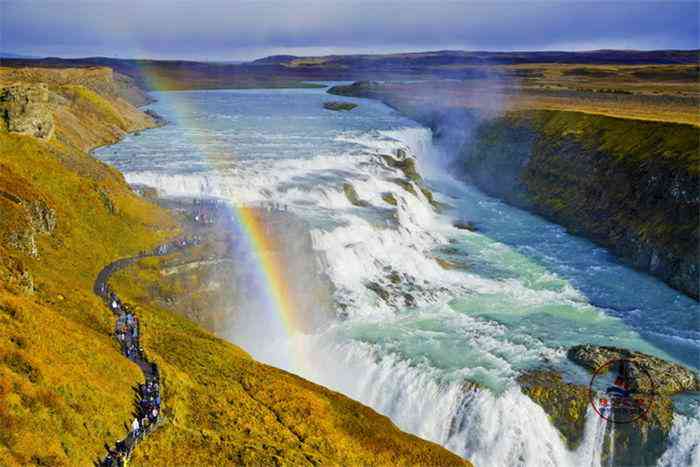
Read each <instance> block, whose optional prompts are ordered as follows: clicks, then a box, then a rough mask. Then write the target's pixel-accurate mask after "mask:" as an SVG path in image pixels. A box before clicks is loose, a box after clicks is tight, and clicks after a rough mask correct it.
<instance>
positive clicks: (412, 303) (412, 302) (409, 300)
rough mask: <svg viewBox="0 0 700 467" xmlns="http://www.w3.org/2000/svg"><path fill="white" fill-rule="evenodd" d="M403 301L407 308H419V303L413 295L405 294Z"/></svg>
mask: <svg viewBox="0 0 700 467" xmlns="http://www.w3.org/2000/svg"><path fill="white" fill-rule="evenodd" d="M403 300H404V304H405V305H406V306H407V307H410V308H413V307H416V306H418V302H416V297H414V296H413V295H411V294H410V293H408V292H405V293H404V294H403Z"/></svg>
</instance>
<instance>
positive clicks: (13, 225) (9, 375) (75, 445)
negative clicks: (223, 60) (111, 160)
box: [0, 85, 177, 465]
mask: <svg viewBox="0 0 700 467" xmlns="http://www.w3.org/2000/svg"><path fill="white" fill-rule="evenodd" d="M71 86H73V85H71ZM63 89H64V86H61V87H59V88H54V90H55V91H56V92H55V94H54V96H53V97H52V99H54V100H55V102H53V103H51V104H50V105H51V106H52V107H54V106H56V107H58V106H60V108H59V109H58V111H59V112H60V115H66V116H69V117H70V118H71V127H70V134H69V132H68V131H67V129H66V128H67V127H66V126H64V122H61V121H59V122H58V125H57V127H58V128H57V131H56V133H55V135H54V137H53V138H52V139H51V140H49V141H42V140H38V139H36V138H33V137H31V136H22V135H17V134H12V133H7V132H6V131H5V130H4V129H0V465H29V464H41V465H49V464H51V465H75V464H81V463H82V464H86V463H89V462H90V460H91V459H92V458H94V457H95V456H97V455H98V454H99V453H100V452H101V451H102V444H103V443H104V442H106V441H112V440H114V439H117V438H118V437H120V436H121V435H122V434H123V428H122V424H123V422H124V421H125V420H127V419H128V417H129V413H130V410H131V403H132V397H133V394H132V392H131V385H132V384H133V383H134V382H136V381H138V380H139V378H140V372H139V370H138V369H137V368H136V367H135V366H134V365H131V364H129V363H128V362H127V361H126V360H125V359H124V358H122V357H120V355H119V353H118V350H117V347H116V345H115V344H114V342H113V340H112V339H111V330H112V328H113V323H112V320H111V317H110V316H109V315H108V314H107V313H106V312H105V309H104V307H103V305H102V304H101V302H100V301H99V300H98V299H97V298H96V297H95V296H94V295H93V294H92V291H91V289H92V283H93V281H94V278H95V275H96V274H97V272H98V271H99V269H100V268H101V267H102V266H103V265H104V264H106V263H108V262H110V261H112V260H114V259H116V258H118V257H122V256H125V255H129V254H133V252H134V251H138V250H141V249H144V248H147V247H150V246H152V245H155V244H157V243H159V242H161V241H162V240H163V239H164V238H167V237H171V236H173V235H175V234H176V232H177V226H176V225H175V224H174V222H173V221H172V219H171V218H170V216H169V215H168V214H167V213H166V212H164V211H162V210H160V209H158V208H157V207H155V206H154V205H152V204H150V203H147V202H145V201H143V200H142V199H140V198H138V197H136V196H134V195H133V194H132V193H131V190H130V189H129V188H128V186H127V185H126V183H125V181H124V179H123V177H122V176H121V174H119V173H118V172H117V171H116V170H114V169H112V168H110V167H108V166H106V165H104V164H102V163H100V162H98V161H96V160H95V159H93V158H92V157H90V156H88V155H87V154H85V153H84V152H83V151H81V150H80V149H79V148H77V147H75V146H74V145H72V144H70V143H71V142H72V141H77V140H78V139H81V140H83V141H88V142H89V144H92V145H94V144H106V143H109V142H114V141H115V140H116V139H117V137H118V136H119V135H121V134H123V132H124V131H125V130H128V129H131V128H133V127H137V126H138V125H139V121H138V120H136V121H135V120H133V119H131V118H129V116H128V115H127V114H123V113H121V112H119V111H115V112H116V115H115V116H117V117H119V119H120V120H119V121H117V120H116V119H115V121H114V123H111V124H110V125H113V128H108V127H106V126H104V125H101V124H100V125H93V123H92V122H96V121H99V120H100V119H102V118H103V116H104V112H103V109H105V108H111V107H110V106H112V104H111V102H109V101H108V100H106V99H104V98H103V97H101V96H100V95H98V94H96V93H94V92H92V91H90V90H88V89H87V88H83V87H79V86H78V87H76V88H74V89H76V90H77V92H79V93H84V94H87V95H89V96H90V98H91V102H93V103H94V104H96V105H95V106H94V107H92V106H91V105H90V103H85V104H80V105H78V106H74V105H73V103H72V101H70V96H65V95H63V94H60V93H61V92H62V90H63ZM61 98H64V99H68V103H67V104H60V102H62V101H60V99H61ZM56 102H59V103H56ZM74 110H75V112H74ZM132 112H136V111H135V110H134V109H133V108H132ZM83 145H86V144H85V143H83V144H81V146H83ZM35 205H38V206H43V207H44V208H45V209H44V211H43V212H44V213H48V212H52V213H53V214H52V215H53V217H55V221H56V224H55V227H53V229H50V230H47V231H43V230H42V229H41V228H40V225H39V226H37V225H36V224H41V219H40V218H39V219H37V216H36V215H32V211H31V209H32V206H35ZM32 245H34V246H35V247H36V250H35V251H32V250H33V248H32ZM34 253H35V254H34Z"/></svg>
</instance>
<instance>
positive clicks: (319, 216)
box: [98, 91, 700, 466]
mask: <svg viewBox="0 0 700 467" xmlns="http://www.w3.org/2000/svg"><path fill="white" fill-rule="evenodd" d="M324 98H325V97H324V95H323V94H321V93H319V92H318V91H303V92H302V91H296V92H294V91H259V92H240V93H237V92H230V91H227V92H208V93H177V94H173V95H169V94H167V93H166V94H163V95H161V103H159V104H158V105H160V108H157V110H158V111H160V112H161V113H163V114H165V115H166V117H169V116H171V115H170V114H172V113H174V112H176V109H182V108H197V109H198V112H196V113H193V114H192V115H178V117H179V118H178V119H177V121H178V122H179V123H178V125H177V126H176V125H172V126H166V127H164V128H161V129H157V130H152V131H150V132H146V133H143V135H142V136H140V137H138V138H127V139H126V140H125V141H124V142H122V143H120V144H118V145H116V146H113V147H111V148H107V149H104V150H102V151H100V152H101V153H102V154H103V157H105V159H107V160H109V161H111V162H113V163H115V164H117V165H118V166H119V167H120V168H121V169H122V170H123V171H125V173H126V177H127V180H128V181H129V182H131V183H140V184H146V185H150V186H154V187H156V188H158V189H159V190H160V191H161V193H162V194H165V195H173V196H178V195H186V196H215V197H221V198H225V199H227V200H230V201H232V202H236V203H241V204H251V203H260V202H266V203H270V202H272V203H275V204H278V205H283V206H286V207H288V209H289V212H291V213H293V214H294V215H296V216H299V217H300V218H301V219H303V220H304V221H305V222H307V223H308V225H309V229H310V235H311V238H312V243H313V247H314V249H315V250H316V252H317V253H318V256H319V262H320V263H321V264H322V265H323V267H324V268H325V272H326V274H327V275H328V277H329V279H330V280H331V282H332V283H333V285H334V287H335V291H334V294H335V296H334V298H335V300H336V302H337V304H338V306H339V308H342V310H343V313H342V319H338V320H337V321H336V322H333V323H331V324H330V325H328V326H326V327H323V328H320V329H318V330H317V332H315V333H313V334H297V335H293V336H286V337H285V336H284V335H282V334H280V333H276V334H275V335H274V336H272V335H269V336H261V335H260V334H261V333H265V330H266V329H277V328H278V326H277V327H275V326H273V325H272V324H274V323H267V322H262V323H261V322H259V321H260V319H262V320H263V321H264V320H273V319H274V318H275V317H274V316H269V317H268V316H262V317H260V318H257V317H256V319H257V321H258V322H255V326H254V327H251V328H250V329H247V328H246V326H245V323H241V326H239V327H238V328H237V329H235V330H232V331H231V333H230V335H229V336H228V337H229V338H231V340H232V341H233V342H234V343H236V342H245V345H246V349H247V350H248V351H250V352H251V353H252V354H253V355H254V356H255V357H257V358H259V359H261V360H263V361H266V362H269V363H271V364H273V365H277V366H281V367H283V368H285V369H287V370H290V371H293V372H296V373H299V374H301V375H302V376H305V377H307V378H309V379H311V380H313V381H316V382H318V383H320V384H323V385H326V386H328V387H331V388H334V389H336V390H339V391H341V392H343V393H345V394H347V395H349V396H350V397H353V398H355V399H357V400H360V401H362V402H364V403H366V404H368V405H370V406H372V407H373V408H375V409H376V410H377V411H379V412H381V413H383V414H386V415H387V416H389V417H390V418H391V419H392V420H393V421H394V422H395V423H396V424H397V425H398V426H399V427H401V428H402V429H404V430H406V431H410V432H412V433H415V434H417V435H418V436H421V437H424V438H426V439H430V440H433V441H435V442H438V443H440V444H442V445H443V446H445V447H447V448H448V449H450V450H452V451H454V452H456V453H458V454H460V455H462V456H465V457H467V458H469V459H471V460H472V461H474V462H475V464H476V465H489V466H499V465H503V466H510V465H522V466H540V465H572V466H573V465H576V466H578V465H585V466H598V465H600V464H601V459H602V458H603V451H602V450H603V446H604V445H605V438H606V433H607V435H608V436H612V431H611V429H610V428H612V427H607V426H606V424H605V422H604V420H603V419H601V418H600V417H598V416H596V415H595V414H594V413H592V411H589V413H587V414H586V423H585V430H584V435H583V441H582V443H581V445H580V447H579V448H578V449H576V450H575V451H570V450H568V449H567V448H566V446H565V443H564V441H563V440H562V438H561V436H560V434H559V432H558V431H557V430H556V428H555V427H554V426H553V425H552V424H551V422H550V421H549V419H548V417H547V415H546V414H545V412H544V411H543V409H542V408H541V407H539V406H538V405H537V404H536V403H534V402H533V401H532V400H531V399H530V398H528V397H527V396H525V395H524V394H523V393H522V392H521V390H520V388H519V387H518V384H517V382H516V380H515V378H516V377H517V376H518V375H519V374H520V373H522V372H523V371H526V370H527V369H530V368H535V367H538V366H541V365H542V363H543V362H546V363H547V365H549V366H554V367H556V366H561V365H562V363H563V361H564V360H565V357H564V352H563V350H562V349H563V348H564V347H566V346H568V345H571V344H574V343H578V342H594V343H606V344H607V343H610V342H611V341H612V342H617V343H619V345H621V346H627V347H631V348H636V349H639V350H643V351H647V352H651V353H656V354H661V355H662V356H665V355H663V351H662V350H659V349H658V348H656V347H654V346H652V345H651V344H649V343H648V342H647V341H646V340H644V339H642V338H641V337H640V335H639V333H638V332H637V331H638V329H639V327H633V326H632V325H630V324H628V323H630V321H629V320H623V319H621V317H619V316H610V315H609V314H607V312H606V311H604V310H602V309H600V308H597V307H595V306H593V305H591V304H590V303H589V301H588V298H587V296H588V295H587V294H588V293H590V290H595V291H596V293H600V291H601V290H602V291H603V292H604V293H605V294H607V295H606V298H609V299H610V300H613V301H614V303H616V304H617V301H619V300H626V301H628V302H630V303H623V305H625V306H627V307H628V308H631V309H633V310H641V311H635V313H637V315H641V316H642V317H645V316H647V314H646V313H647V310H649V313H648V315H649V316H653V313H651V312H653V311H654V310H656V309H658V303H657V302H658V301H659V300H660V301H661V302H662V303H671V302H673V303H674V304H675V305H674V306H676V307H677V309H678V311H679V312H682V311H683V309H684V308H683V307H685V306H687V305H686V304H685V302H683V301H682V300H679V299H676V298H674V299H673V300H670V299H669V298H668V297H669V292H668V291H666V290H665V289H664V288H663V286H661V285H659V284H657V283H656V282H653V281H652V280H651V279H647V278H644V277H642V276H639V275H637V274H636V273H634V272H633V271H630V270H628V269H626V268H624V267H622V266H619V265H617V264H616V263H614V262H612V261H610V260H609V259H608V258H607V257H605V256H604V255H603V254H601V253H600V252H599V250H596V249H595V248H594V247H593V246H592V245H590V244H588V243H587V242H584V241H582V240H578V239H576V238H574V237H571V236H568V235H567V234H566V233H565V232H563V230H562V229H561V228H559V227H557V226H553V225H551V224H548V223H546V222H545V221H542V220H541V219H537V218H535V217H534V216H530V215H528V214H526V213H522V212H521V211H518V210H516V209H513V208H510V207H508V206H505V205H503V204H502V203H499V202H497V201H495V200H493V199H490V198H487V197H485V196H484V195H482V194H480V193H478V192H477V191H475V190H473V189H471V188H469V187H465V186H464V185H463V184H461V183H459V182H456V181H455V180H454V179H451V178H449V177H447V176H446V175H445V173H444V167H443V166H441V165H440V164H437V165H436V166H434V165H432V164H430V163H429V161H430V160H432V159H436V158H439V157H440V155H439V154H440V152H439V150H438V148H436V147H434V146H433V142H432V134H431V132H430V130H428V129H425V128H422V127H419V126H418V125H416V124H415V123H414V122H410V121H408V120H405V119H402V118H400V117H399V116H397V115H396V114H395V113H393V112H392V111H390V110H389V109H387V108H386V107H384V106H383V105H381V104H378V103H376V102H368V101H362V102H361V106H360V107H359V108H358V109H356V110H354V111H353V112H351V113H347V114H333V113H330V114H329V113H327V111H324V110H322V106H321V103H322V101H323V99H324ZM170 99H186V100H188V103H187V104H188V105H183V106H180V105H173V106H172V108H169V107H168V102H169V100H170ZM169 112H170V114H169ZM324 112H325V113H324ZM222 116H227V117H228V116H235V118H223V117H222ZM171 120H175V119H174V118H171ZM188 125H189V126H191V127H194V128H195V129H196V131H195V130H192V129H191V128H190V129H189V130H188V128H189V127H188ZM202 125H205V126H206V131H205V130H203V129H201V128H199V127H200V126H202ZM192 132H195V133H197V134H198V135H200V138H198V140H197V144H195V145H193V144H191V142H190V141H187V140H186V139H183V138H185V137H186V135H187V134H189V133H192ZM204 134H206V138H201V135H204ZM183 135H184V136H183ZM168 145H170V146H168ZM229 146H230V147H232V148H234V149H235V151H230V152H235V153H236V155H237V158H236V159H235V161H234V163H229V164H225V163H222V161H224V162H226V159H225V158H226V157H227V156H226V154H228V152H227V151H226V150H222V148H224V149H226V148H228V147H229ZM164 147H170V148H171V150H172V151H173V153H176V154H174V155H173V159H174V161H175V162H173V163H172V164H171V163H170V162H169V161H170V159H169V158H168V157H167V151H166V152H164V151H163V148H164ZM399 148H402V149H407V150H408V152H409V153H410V154H411V155H414V156H415V157H416V159H417V161H418V166H419V171H420V172H421V173H422V174H424V175H425V174H428V179H429V182H433V186H432V188H433V189H434V191H435V196H436V198H437V199H438V201H440V202H443V203H445V204H446V205H449V206H451V208H448V209H445V210H443V212H442V213H438V212H436V211H435V209H434V208H433V206H431V205H430V203H429V202H428V200H427V199H426V197H425V196H424V195H423V193H422V192H421V190H420V189H419V187H418V186H417V185H416V184H415V183H412V182H411V183H408V185H407V183H406V178H405V176H404V174H403V173H402V172H401V171H400V170H398V169H393V168H391V167H389V166H387V164H386V163H384V162H383V160H382V158H381V157H380V156H379V154H395V151H396V149H399ZM149 151H150V154H149ZM98 154H99V152H98ZM194 154H197V156H195V155H194ZM200 154H205V155H207V158H208V159H209V164H208V166H207V164H204V166H203V164H202V159H201V157H200V156H199V155H200ZM176 156H177V157H176ZM190 159H191V160H192V161H193V163H192V164H193V166H196V167H198V169H197V170H189V169H188V168H187V167H188V166H187V161H188V160H190ZM154 161H155V162H154ZM212 161H215V162H216V163H213V162H212ZM397 179H400V180H402V182H401V183H397ZM345 183H350V184H351V185H352V187H353V189H354V190H355V191H356V193H357V195H358V197H359V198H360V199H361V200H362V201H364V202H365V203H366V204H365V206H364V207H358V206H354V205H353V204H352V203H351V202H350V200H349V199H348V197H347V196H346V193H345V192H344V187H343V185H344V184H345ZM387 194H391V195H392V196H393V199H394V200H395V205H394V204H389V203H388V202H387V201H386V195H387ZM464 218H466V219H468V220H473V221H475V222H476V223H477V225H479V226H480V227H481V228H482V233H472V232H465V231H461V230H458V229H456V228H454V227H453V226H452V223H453V221H454V220H455V219H464ZM547 245H555V246H556V250H555V251H550V250H547V249H546V248H547ZM579 271H582V273H580V274H579ZM606 274H610V275H613V276H614V278H615V281H611V280H609V279H608V277H609V276H606ZM598 278H600V279H598ZM289 280H294V278H289ZM620 283H621V284H634V286H635V290H636V292H635V295H634V296H629V295H624V294H623V293H622V292H621V291H620V290H618V289H615V288H614V286H615V284H620ZM640 284H643V285H644V286H643V287H640ZM586 287H588V288H586ZM640 289H641V290H640ZM645 294H646V295H645ZM620 297H622V298H620ZM634 300H639V302H638V303H635V302H633V301H634ZM241 308H243V309H244V308H245V304H241ZM667 308H668V307H667ZM637 315H635V316H637ZM623 318H625V319H627V318H629V317H623ZM634 319H636V318H634ZM254 321H255V320H254ZM268 324H270V325H269V326H268ZM632 324H634V322H632ZM642 324H643V323H642ZM666 324H668V323H666ZM676 327H677V328H678V330H673V331H672V332H674V333H677V334H679V333H682V332H683V329H684V327H685V328H687V326H684V325H682V324H681V325H678V326H676ZM248 334H250V335H248ZM259 335H260V336H259ZM258 336H259V337H258ZM242 337H245V339H242ZM273 339H276V344H275V342H271V341H272V340H273ZM283 340H284V342H282V341H283ZM289 349H292V350H293V351H294V352H296V353H297V355H295V357H296V358H294V359H291V360H290V359H289V358H288V355H287V353H288V352H289V351H290V350H289ZM299 361H302V362H303V363H304V364H303V365H298V364H297V363H296V362H299ZM467 381H471V382H475V383H477V384H478V387H477V386H473V385H469V384H465V382H467ZM698 417H699V418H700V415H699V416H698ZM688 430H696V431H697V426H693V425H692V423H686V422H685V421H678V422H677V426H675V425H674V433H675V434H674V436H675V438H674V439H676V440H677V441H676V443H675V444H674V445H673V446H672V448H671V449H670V450H669V452H667V454H666V455H665V456H664V459H666V460H667V461H668V462H667V463H666V464H664V465H671V464H674V463H675V462H676V460H677V459H680V458H681V457H683V456H685V457H687V458H689V459H690V457H688V454H685V453H686V452H688V449H690V450H691V451H692V450H693V449H695V450H696V451H697V447H695V448H692V447H691V448H687V446H688V445H689V441H688V438H689V435H688ZM691 432H692V431H691ZM691 437H692V436H691ZM609 444H612V443H609ZM695 446H697V444H696V445H695ZM674 449H675V450H674ZM676 451H677V452H678V454H676ZM608 454H609V453H608ZM607 457H608V458H611V457H612V456H611V455H608V456H607ZM680 465H683V464H680ZM686 465H693V464H692V463H689V464H686Z"/></svg>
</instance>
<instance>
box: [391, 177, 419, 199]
mask: <svg viewBox="0 0 700 467" xmlns="http://www.w3.org/2000/svg"><path fill="white" fill-rule="evenodd" d="M390 181H391V182H393V183H396V184H397V185H398V186H400V187H401V188H403V189H404V190H406V191H407V192H409V193H411V194H412V195H413V196H418V192H416V189H415V188H414V186H413V183H411V182H410V181H408V180H405V179H403V178H392V179H391V180H390Z"/></svg>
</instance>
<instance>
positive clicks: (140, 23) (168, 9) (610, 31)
mask: <svg viewBox="0 0 700 467" xmlns="http://www.w3.org/2000/svg"><path fill="white" fill-rule="evenodd" d="M699 24H700V16H699V7H698V2H696V1H690V2H685V1H680V0H666V1H661V2H658V1H651V0H642V1H631V0H624V1H616V2H610V1H603V0H596V1H588V2H580V1H573V0H558V1H554V0H549V1H522V0H521V1H501V0H491V1H488V2H476V1H437V0H433V1H426V0H423V1H417V0H401V1H395V0H385V1H376V0H375V1H366V0H323V1H319V0H311V1H292V0H278V1H264V0H261V1H236V0H184V1H183V0H140V1H134V0H89V1H88V0H0V52H3V53H17V54H25V55H35V56H61V57H86V56H106V57H119V58H157V59H194V60H250V59H254V58H260V57H263V56H266V55H273V54H293V55H325V54H331V53H343V54H346V53H387V52H406V51H425V50H442V49H459V50H490V51H495V50H502V51H511V50H593V49H643V50H651V49H697V48H700V44H699V43H698V42H699V39H698V36H699V34H700V32H699V30H700V26H699Z"/></svg>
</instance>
